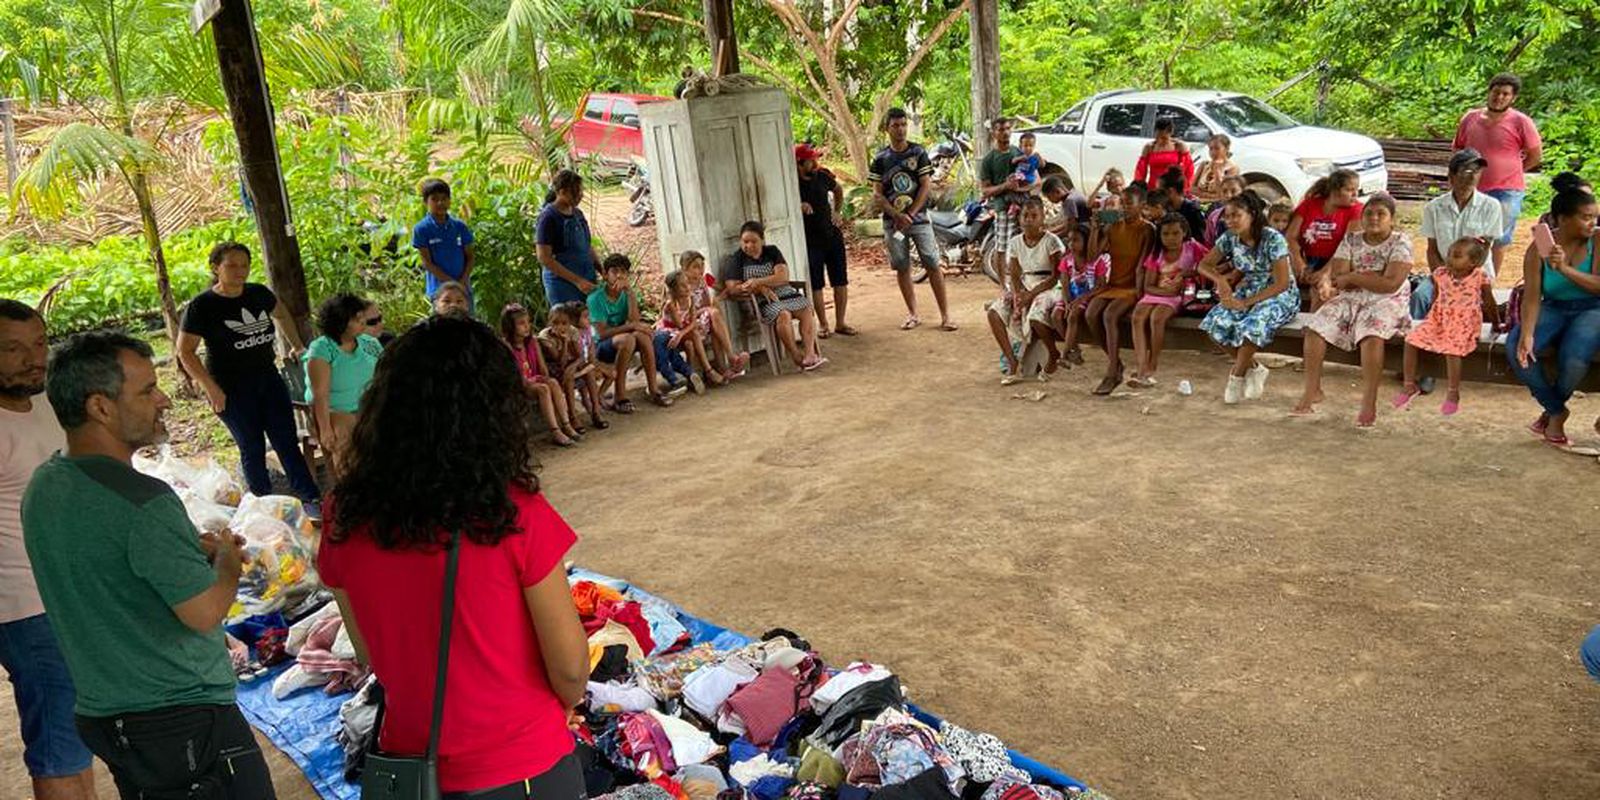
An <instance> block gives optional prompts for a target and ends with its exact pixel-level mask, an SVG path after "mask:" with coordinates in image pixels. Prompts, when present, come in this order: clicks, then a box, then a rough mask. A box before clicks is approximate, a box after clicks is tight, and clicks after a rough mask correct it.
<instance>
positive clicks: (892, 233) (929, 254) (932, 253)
mask: <svg viewBox="0 0 1600 800" xmlns="http://www.w3.org/2000/svg"><path fill="white" fill-rule="evenodd" d="M896 234H899V235H896ZM883 241H884V244H885V245H886V246H887V247H888V248H889V266H890V267H892V268H893V269H894V271H895V272H905V271H906V270H908V269H911V245H913V244H915V245H916V246H917V256H918V257H919V258H921V259H922V266H923V267H924V268H925V269H929V270H934V269H938V268H939V239H938V237H936V236H934V235H933V225H932V224H931V223H927V222H918V223H915V224H913V225H912V226H911V227H910V228H909V229H907V230H905V231H903V232H902V231H896V230H895V229H894V224H893V223H885V230H884V232H883ZM1000 249H1001V250H1002V251H1004V250H1005V241H1004V240H1001V242H1000Z"/></svg>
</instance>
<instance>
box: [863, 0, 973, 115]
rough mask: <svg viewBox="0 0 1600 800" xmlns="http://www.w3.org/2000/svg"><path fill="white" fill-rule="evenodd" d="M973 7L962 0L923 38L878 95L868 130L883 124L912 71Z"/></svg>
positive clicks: (968, 0)
mask: <svg viewBox="0 0 1600 800" xmlns="http://www.w3.org/2000/svg"><path fill="white" fill-rule="evenodd" d="M971 7H972V0H961V5H959V6H956V7H955V9H954V10H952V11H951V12H950V13H949V14H947V15H945V18H944V19H942V20H940V21H939V24H938V25H935V26H934V28H933V32H932V33H930V34H929V35H928V36H927V37H926V38H924V39H923V40H922V44H920V45H918V46H917V51H916V52H915V53H912V54H911V58H909V59H906V63H905V65H904V66H902V67H901V68H900V74H899V75H896V76H895V79H894V83H892V84H889V88H888V89H887V90H885V91H884V93H883V94H881V95H879V96H878V102H876V103H874V104H873V106H872V118H871V119H869V120H867V130H869V131H875V130H878V129H879V128H880V127H882V126H883V117H884V115H885V114H887V113H889V105H890V104H891V103H893V102H894V98H895V96H896V95H898V94H900V91H901V90H902V89H904V88H905V87H906V82H907V81H909V80H911V73H913V72H915V71H916V70H917V67H918V66H920V65H921V64H922V61H923V59H925V58H927V57H928V53H930V52H932V51H933V48H934V46H935V45H937V44H938V43H939V40H940V39H943V38H944V35H945V34H946V33H948V32H949V31H950V26H952V25H954V24H955V23H956V21H957V20H959V19H961V18H962V17H964V16H966V14H967V11H968V10H969V9H970V8H971Z"/></svg>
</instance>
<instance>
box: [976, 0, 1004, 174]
mask: <svg viewBox="0 0 1600 800" xmlns="http://www.w3.org/2000/svg"><path fill="white" fill-rule="evenodd" d="M970 25H971V31H970V33H969V36H970V38H971V40H972V149H973V153H972V155H973V157H974V158H976V159H977V160H979V161H982V160H983V157H984V156H986V155H988V154H989V151H990V150H991V149H993V146H994V142H993V140H992V139H991V138H990V137H989V128H988V122H989V120H991V119H994V118H995V117H997V116H999V115H1000V8H999V3H998V2H997V1H996V0H973V3H972V20H971V23H970Z"/></svg>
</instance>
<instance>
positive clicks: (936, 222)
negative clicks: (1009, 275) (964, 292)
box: [891, 200, 1000, 284]
mask: <svg viewBox="0 0 1600 800" xmlns="http://www.w3.org/2000/svg"><path fill="white" fill-rule="evenodd" d="M927 214H928V223H929V224H930V225H931V226H932V227H933V238H934V240H935V241H937V242H938V243H939V268H940V269H942V270H944V271H945V272H946V273H952V272H953V273H954V274H956V275H962V276H964V275H969V274H971V273H973V272H977V271H980V270H981V271H982V272H983V274H984V275H987V276H988V277H989V280H991V281H994V282H995V283H997V284H998V283H1000V273H999V270H998V269H997V268H996V267H995V264H994V258H993V254H994V249H995V243H994V211H993V210H992V209H990V208H989V206H988V204H986V203H980V202H978V201H977V200H969V201H967V204H966V205H964V206H962V207H961V208H959V209H955V210H951V211H939V210H933V209H930V210H929V211H928V212H927ZM891 235H892V234H891ZM911 279H912V280H913V281H915V282H917V283H922V282H924V281H926V280H927V279H928V272H927V270H925V269H923V267H922V262H921V261H917V262H915V264H914V266H912V268H911Z"/></svg>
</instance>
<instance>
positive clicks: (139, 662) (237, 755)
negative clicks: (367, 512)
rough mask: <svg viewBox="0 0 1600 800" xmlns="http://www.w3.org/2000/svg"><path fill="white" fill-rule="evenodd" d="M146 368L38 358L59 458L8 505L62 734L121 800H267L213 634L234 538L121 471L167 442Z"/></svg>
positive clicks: (137, 353) (134, 351)
mask: <svg viewBox="0 0 1600 800" xmlns="http://www.w3.org/2000/svg"><path fill="white" fill-rule="evenodd" d="M150 358H151V352H150V346H149V345H147V344H145V343H144V342H142V341H139V340H138V339H134V338H132V337H129V336H127V335H124V334H120V333H106V332H102V333H91V334H85V335H82V336H78V337H75V338H73V339H71V340H69V341H67V342H66V343H64V344H62V345H60V346H59V347H57V348H56V350H55V352H54V353H52V354H51V357H50V363H49V369H48V371H47V372H48V377H47V378H46V384H45V391H46V392H47V393H48V395H49V398H50V405H51V406H52V407H53V408H54V409H55V413H56V418H57V420H59V421H60V423H61V427H62V428H63V429H65V431H66V434H67V449H66V452H65V454H60V453H58V454H57V455H55V456H54V457H52V458H51V459H50V460H49V461H47V462H45V463H44V464H43V465H42V466H40V467H39V468H38V469H37V470H36V471H35V472H34V475H33V480H32V482H30V483H29V485H28V491H27V493H26V494H25V495H24V496H23V500H22V529H23V538H24V540H25V543H26V545H27V550H28V558H29V560H30V561H31V562H32V564H33V574H34V577H35V579H37V581H38V584H39V594H40V596H41V598H42V599H43V600H44V606H45V610H46V611H47V613H49V615H50V621H51V623H52V624H53V625H54V627H55V630H56V635H57V637H58V638H59V639H60V643H61V651H62V654H63V655H64V656H65V657H66V660H67V667H68V670H69V671H70V672H71V673H72V680H73V683H74V684H75V685H76V686H77V691H78V702H77V724H78V732H79V734H80V735H82V737H83V741H84V744H86V745H88V747H89V749H90V750H91V751H92V752H93V753H94V754H95V755H97V756H99V757H100V759H101V760H103V761H105V762H106V766H108V767H110V768H111V775H112V777H113V778H114V779H115V780H116V783H117V788H118V790H119V791H120V792H121V794H122V796H124V797H158V796H159V797H168V796H171V797H183V796H205V797H215V798H228V799H229V800H272V798H274V797H275V795H274V793H273V789H272V781H271V777H270V776H269V774H268V772H267V765H266V760H265V759H263V758H262V756H261V750H260V748H259V746H257V745H256V743H255V737H254V736H253V735H252V734H251V732H250V726H249V725H248V724H247V723H246V722H245V720H244V715H242V714H241V713H240V712H239V707H238V706H237V705H236V704H235V703H234V686H235V681H236V679H235V677H234V673H233V668H232V665H231V663H230V661H229V659H228V652H227V647H226V645H224V643H223V635H222V620H223V619H224V618H225V617H226V616H227V614H228V609H229V607H230V606H231V605H232V604H233V600H234V594H235V592H236V591H237V589H238V586H239V573H240V553H239V544H240V540H239V539H237V538H236V537H235V536H234V535H233V534H232V533H231V532H228V531H221V532H218V533H215V534H205V535H200V534H197V533H196V532H195V529H194V525H193V524H192V523H190V522H189V517H188V515H187V514H186V513H185V511H184V508H183V503H182V502H181V501H180V500H179V499H178V496H177V494H176V493H174V492H173V490H172V487H170V486H168V485H167V484H165V483H163V482H161V481H159V480H157V479H155V478H152V477H149V476H147V475H143V474H141V473H139V472H135V471H134V469H133V466H132V461H133V453H134V451H136V450H138V449H139V448H141V447H147V446H150V445H154V444H159V443H160V442H162V441H165V440H166V436H167V432H166V427H165V425H164V424H163V423H162V420H161V417H162V415H163V414H164V413H165V412H166V410H167V408H168V406H169V405H170V402H169V401H168V400H167V396H166V395H165V394H163V393H162V391H161V389H160V387H158V386H157V385H156V372H155V365H154V364H153V363H151V360H150Z"/></svg>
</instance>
